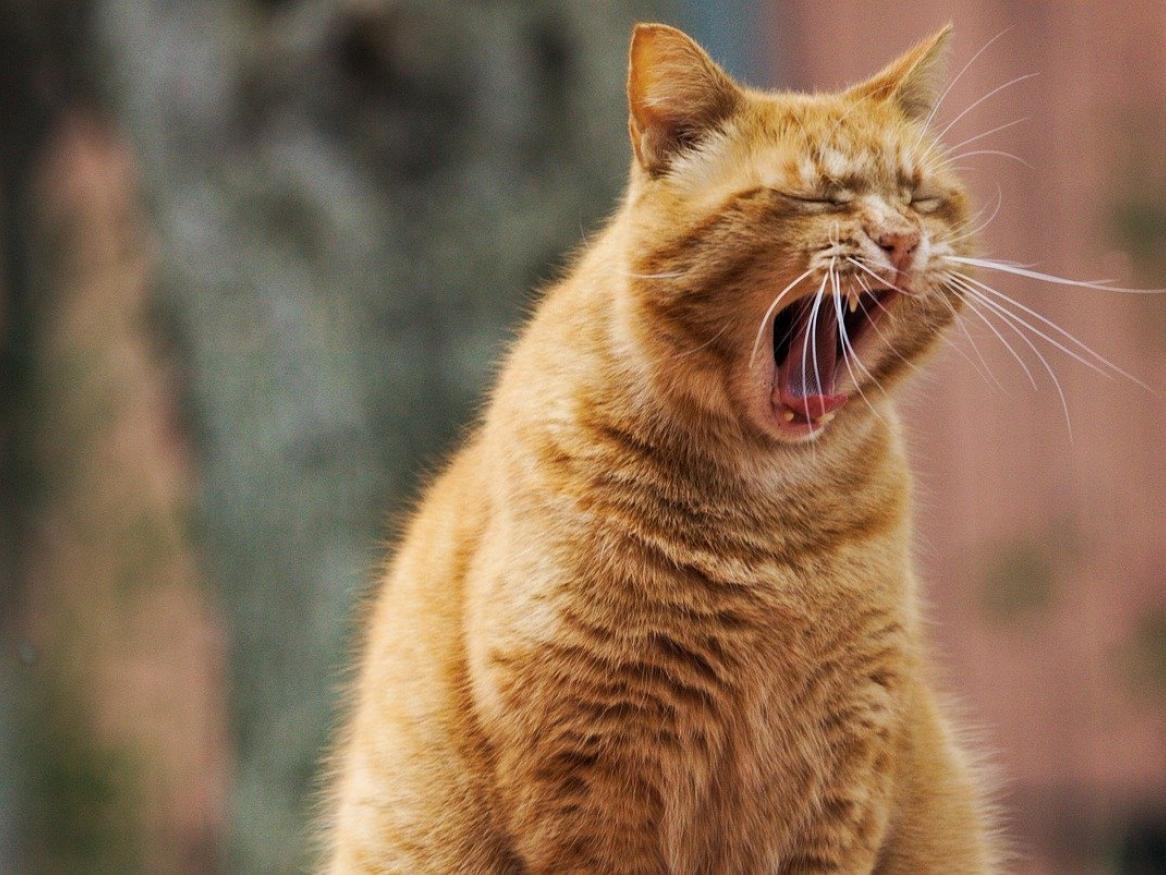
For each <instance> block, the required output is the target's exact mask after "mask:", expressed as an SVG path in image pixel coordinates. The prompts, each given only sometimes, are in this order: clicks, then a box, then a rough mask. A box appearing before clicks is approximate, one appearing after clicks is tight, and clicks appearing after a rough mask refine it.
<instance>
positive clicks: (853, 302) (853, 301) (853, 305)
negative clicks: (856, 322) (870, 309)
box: [849, 292, 858, 313]
mask: <svg viewBox="0 0 1166 875" xmlns="http://www.w3.org/2000/svg"><path fill="white" fill-rule="evenodd" d="M849 298H850V301H849V305H850V312H851V313H854V312H856V311H857V310H858V295H856V294H855V293H854V292H850V293H849Z"/></svg>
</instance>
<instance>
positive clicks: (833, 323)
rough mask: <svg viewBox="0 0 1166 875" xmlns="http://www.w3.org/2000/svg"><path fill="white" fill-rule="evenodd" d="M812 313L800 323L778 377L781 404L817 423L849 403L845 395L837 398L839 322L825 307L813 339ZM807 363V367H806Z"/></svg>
mask: <svg viewBox="0 0 1166 875" xmlns="http://www.w3.org/2000/svg"><path fill="white" fill-rule="evenodd" d="M809 324H810V317H809V313H807V314H806V316H805V318H803V319H800V320H798V329H797V332H798V333H797V335H796V336H795V337H794V339H793V341H792V342H791V343H790V348H789V355H788V356H787V357H786V360H785V361H784V362H782V365H781V369H780V372H779V373H778V375H777V387H778V394H779V399H778V400H779V401H780V402H781V403H782V404H783V405H784V406H786V407H788V408H790V409H791V410H793V411H795V412H797V413H800V414H801V415H802V416H804V417H805V418H806V419H816V418H818V417H819V416H822V415H823V414H826V413H829V412H830V411H831V410H837V409H838V408H839V407H841V406H842V405H843V404H845V403H846V396H845V395H835V394H833V392H834V369H835V365H836V364H837V363H838V357H837V345H838V320H837V318H836V316H835V314H834V312H833V311H832V310H831V309H830V308H829V306H827V305H826V304H823V305H822V306H820V307H819V308H818V315H817V318H816V319H815V320H814V334H813V336H812V337H811V335H810V329H809ZM803 363H804V364H803Z"/></svg>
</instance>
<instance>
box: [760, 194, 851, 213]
mask: <svg viewBox="0 0 1166 875" xmlns="http://www.w3.org/2000/svg"><path fill="white" fill-rule="evenodd" d="M778 194H780V195H781V196H782V197H784V198H786V199H787V200H791V201H795V202H796V203H800V204H806V205H807V206H818V207H830V208H833V209H837V208H839V207H845V206H847V205H848V204H849V203H850V202H851V200H853V197H852V196H851V195H849V194H843V193H839V194H794V193H793V192H788V191H782V192H778Z"/></svg>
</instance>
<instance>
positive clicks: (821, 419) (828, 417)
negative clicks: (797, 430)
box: [818, 412, 834, 425]
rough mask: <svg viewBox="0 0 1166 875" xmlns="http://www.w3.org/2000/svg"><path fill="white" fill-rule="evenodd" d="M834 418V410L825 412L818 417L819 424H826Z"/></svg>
mask: <svg viewBox="0 0 1166 875" xmlns="http://www.w3.org/2000/svg"><path fill="white" fill-rule="evenodd" d="M833 418H834V413H833V412H830V413H823V414H822V415H821V416H819V417H818V425H825V424H826V423H828V422H829V421H830V420H831V419H833Z"/></svg>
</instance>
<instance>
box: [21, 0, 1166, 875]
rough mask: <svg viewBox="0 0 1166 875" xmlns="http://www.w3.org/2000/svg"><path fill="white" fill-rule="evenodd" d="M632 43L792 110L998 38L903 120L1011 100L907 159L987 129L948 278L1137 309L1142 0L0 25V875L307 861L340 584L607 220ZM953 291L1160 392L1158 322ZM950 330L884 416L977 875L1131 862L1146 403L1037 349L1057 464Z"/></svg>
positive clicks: (1160, 192) (969, 52)
mask: <svg viewBox="0 0 1166 875" xmlns="http://www.w3.org/2000/svg"><path fill="white" fill-rule="evenodd" d="M637 19H655V20H664V21H668V22H671V23H674V24H677V25H679V26H681V27H684V28H685V29H687V30H689V31H690V32H691V33H692V34H693V35H694V36H696V37H697V38H698V39H699V40H700V41H701V42H702V43H703V44H705V45H706V46H707V47H708V48H709V49H710V51H711V52H712V54H713V55H714V56H715V57H717V58H718V59H719V60H720V61H721V62H722V63H723V64H724V65H725V66H726V67H728V68H729V69H730V70H731V71H732V72H733V73H735V74H736V75H738V76H740V77H742V78H744V79H745V80H747V81H749V82H751V83H753V84H757V85H766V86H781V87H794V88H832V87H836V86H841V85H843V84H845V83H848V82H851V81H854V80H856V79H859V78H862V77H864V76H866V75H869V74H870V73H872V72H874V70H876V69H877V68H878V67H880V66H881V65H882V64H883V63H885V62H887V61H888V60H890V59H891V58H892V57H894V56H895V55H896V54H897V53H899V52H900V51H902V50H903V49H905V48H906V47H907V46H908V45H909V44H911V43H912V42H914V41H915V40H916V39H918V38H920V37H921V36H923V35H924V34H926V33H928V32H930V31H932V30H934V29H935V28H937V27H939V26H940V25H941V24H943V23H944V22H946V21H947V20H949V19H950V20H952V21H954V22H955V25H956V38H955V42H954V53H953V62H952V67H951V69H952V72H953V73H955V72H958V71H959V70H960V69H961V68H962V67H963V66H964V65H965V64H966V63H967V62H968V61H969V59H971V58H972V57H973V56H974V55H975V54H976V52H977V51H978V50H980V49H981V48H982V47H983V46H984V45H985V44H986V43H988V41H989V40H991V39H992V37H994V36H996V35H997V34H999V33H1000V32H1001V31H1003V30H1005V29H1006V28H1011V29H1010V30H1008V31H1007V32H1006V33H1005V34H1004V35H1003V36H1001V37H1000V38H999V39H998V40H996V41H995V42H994V43H993V44H992V45H991V46H989V47H988V48H987V49H986V50H985V51H984V52H983V54H982V55H981V56H980V57H979V58H977V59H976V60H975V62H974V63H973V64H972V65H971V66H970V67H969V68H968V69H967V71H966V73H965V74H964V75H963V76H962V77H961V78H960V79H959V80H958V82H957V84H956V85H955V87H954V88H953V89H952V91H951V93H950V94H949V95H948V96H947V98H946V99H945V101H944V104H943V107H942V109H941V111H940V113H939V115H938V118H939V119H940V124H946V123H947V121H950V120H952V119H955V118H956V116H958V115H959V114H960V113H961V112H962V111H963V110H964V109H965V108H967V107H969V106H970V105H971V104H972V103H973V102H974V101H975V100H977V99H978V98H980V97H982V96H983V95H986V94H988V93H989V92H990V91H991V90H992V89H994V88H996V87H997V86H1000V85H1003V84H1004V83H1006V82H1008V81H1009V80H1011V79H1013V78H1015V77H1018V76H1022V75H1024V74H1027V73H1030V72H1038V73H1039V74H1040V75H1039V76H1038V77H1035V78H1031V79H1027V80H1024V81H1022V82H1018V83H1016V84H1013V85H1010V86H1009V87H1007V88H1006V89H1004V90H1002V91H1000V92H999V93H997V94H995V95H994V96H992V97H990V98H989V99H987V100H985V101H984V103H982V104H980V105H979V106H977V107H976V108H975V109H974V110H972V111H970V112H969V113H968V114H967V115H966V116H964V117H963V118H962V119H960V120H959V121H958V122H957V124H956V125H955V126H954V127H953V128H952V130H951V132H950V133H949V135H948V136H947V138H946V139H947V141H948V142H949V143H958V142H960V141H961V140H964V139H966V138H968V137H973V136H976V135H978V134H980V133H983V132H986V131H989V130H990V129H992V128H995V127H997V126H999V125H1003V124H1006V123H1008V122H1011V121H1013V120H1015V119H1021V118H1027V121H1025V122H1024V123H1023V124H1016V125H1015V126H1012V127H1008V128H1006V129H1004V130H1001V131H998V132H996V133H994V134H991V135H990V136H987V137H984V138H983V139H981V140H978V141H977V146H976V147H975V149H976V151H981V150H985V153H984V154H978V155H973V156H969V157H968V158H967V159H964V160H963V161H962V162H961V163H962V164H963V166H964V167H965V169H966V178H967V180H968V181H969V183H970V184H971V186H972V188H973V190H974V191H975V192H976V195H977V197H978V199H979V201H980V203H981V204H982V205H985V206H987V207H988V208H989V211H990V208H991V207H992V206H993V205H994V204H995V203H996V201H997V199H998V198H1000V199H1001V200H1002V205H1001V207H1000V209H999V213H998V215H997V216H996V218H995V219H994V220H993V221H992V222H991V224H989V225H988V226H987V227H986V229H985V230H984V232H983V244H984V250H985V252H986V253H987V254H990V255H992V256H995V257H999V258H1005V259H1014V260H1016V261H1018V262H1022V263H1033V264H1036V265H1037V266H1038V269H1042V270H1047V271H1051V272H1054V273H1059V274H1061V275H1066V276H1073V277H1077V278H1084V279H1096V278H1099V277H1114V278H1115V279H1117V280H1118V281H1119V282H1120V283H1121V284H1125V285H1141V286H1153V287H1160V286H1164V285H1166V162H1164V161H1163V159H1162V156H1163V155H1164V154H1166V4H1162V3H1157V2H1109V3H1104V4H1103V3H1096V4H1054V3H1017V2H1003V0H998V2H972V0H966V2H949V3H938V2H911V3H905V2H904V3H885V2H884V3H878V4H875V3H859V2H833V3H828V4H827V3H821V2H811V0H781V2H777V0H774V2H768V3H745V2H719V3H716V4H712V3H704V2H699V0H689V2H681V0H671V2H666V0H660V2H619V3H617V2H583V0H579V2H565V0H545V2H541V3H528V2H519V0H493V2H489V3H467V2H457V3H453V2H451V3H442V4H438V3H429V2H421V0H314V2H308V0H168V2H167V0H0V100H2V103H0V108H2V114H0V872H4V873H9V872H11V873H54V875H55V873H106V872H111V873H112V872H117V873H136V872H143V873H203V872H224V873H290V872H300V871H305V870H306V869H307V868H309V865H310V863H309V861H310V859H311V856H310V850H311V843H310V830H309V828H308V824H309V822H310V820H311V816H312V806H313V793H314V783H313V782H314V778H315V775H316V774H317V771H318V769H317V763H318V759H319V756H320V752H321V750H322V749H323V748H324V747H325V745H326V740H327V738H328V736H329V732H330V728H331V727H332V726H333V725H334V722H335V719H336V713H337V710H336V709H337V694H336V690H337V686H338V684H339V683H340V682H341V680H342V678H343V665H344V664H345V661H346V654H347V653H348V648H349V647H350V645H351V643H352V641H353V622H352V619H353V606H354V603H355V600H356V598H357V596H358V594H359V593H360V592H362V591H363V590H364V589H365V588H366V587H367V586H368V585H369V583H370V582H371V581H372V580H373V577H374V573H375V568H376V565H377V563H378V562H379V561H380V559H381V553H382V548H381V540H382V538H383V537H384V536H385V535H386V534H387V532H388V531H389V520H390V519H391V516H392V515H393V514H394V513H398V512H400V511H401V510H402V509H403V508H405V507H407V505H408V502H409V501H410V499H411V497H412V496H413V495H415V493H416V490H417V487H418V484H419V482H420V481H421V479H422V478H423V476H424V473H425V472H426V471H429V470H432V469H433V468H434V467H435V466H437V465H439V464H440V462H441V459H442V458H443V457H444V456H445V454H446V453H447V452H448V450H449V449H450V447H451V446H452V445H453V443H454V442H455V441H456V440H457V437H458V435H459V433H460V430H461V429H462V428H463V427H464V426H465V424H466V423H467V422H468V421H469V420H470V419H471V417H472V416H473V413H474V411H475V409H476V406H477V405H478V404H480V402H481V399H482V397H483V393H484V391H485V390H486V388H487V386H488V385H489V381H490V377H491V373H492V362H494V360H495V359H496V358H497V356H498V354H499V352H500V351H501V350H502V349H503V347H504V345H505V343H506V341H507V338H508V337H510V336H512V333H513V331H514V330H515V328H516V326H517V325H519V324H520V322H521V319H522V316H523V313H524V312H525V311H526V309H527V308H528V307H529V305H530V304H531V302H532V301H533V300H534V299H535V298H534V290H535V289H537V288H538V287H539V285H540V284H542V283H545V282H546V281H548V280H549V279H551V278H553V277H554V276H555V274H556V272H557V271H558V270H560V269H561V267H562V266H563V264H564V263H565V258H566V253H568V252H569V251H570V250H571V249H572V248H573V247H576V246H578V245H579V244H580V243H581V241H582V240H583V239H584V238H585V236H586V235H587V234H588V232H590V231H593V230H594V229H595V228H597V227H598V225H599V224H600V223H601V221H602V218H603V216H604V215H605V214H606V213H607V212H609V211H610V210H611V209H612V208H613V204H614V201H615V198H616V197H617V196H618V194H619V191H620V189H621V187H622V184H623V180H624V176H625V173H626V169H627V165H628V161H629V154H628V146H627V142H626V105H625V102H624V93H623V83H624V76H625V58H626V50H627V40H628V35H629V30H630V26H631V24H632V22H633V21H635V20H637ZM968 148H969V149H971V148H972V147H968ZM988 150H990V151H988ZM1004 151H1006V152H1009V153H1014V154H1015V155H1016V156H1018V157H1020V158H1022V159H1023V160H1024V161H1025V162H1027V164H1022V163H1019V162H1018V161H1015V160H1012V159H1010V158H1007V157H1006V156H1003V155H1000V154H994V153H997V152H1004ZM994 279H999V280H1000V282H999V283H998V285H999V287H1000V288H1002V289H1003V290H1005V291H1007V292H1009V293H1010V294H1013V295H1014V296H1016V297H1017V298H1018V299H1019V300H1021V301H1023V302H1024V303H1025V304H1026V305H1028V306H1031V307H1033V308H1035V309H1037V310H1039V311H1040V312H1042V313H1044V314H1046V315H1048V316H1049V317H1051V318H1053V319H1055V320H1057V321H1058V322H1059V323H1061V324H1063V325H1064V326H1065V327H1066V328H1067V329H1069V330H1070V331H1072V332H1073V333H1075V334H1077V335H1078V336H1080V337H1081V338H1082V339H1083V340H1085V341H1086V342H1087V343H1089V344H1090V345H1092V346H1094V347H1095V348H1097V349H1098V350H1099V351H1100V352H1102V353H1104V354H1105V355H1107V356H1109V357H1110V358H1111V359H1112V360H1114V361H1115V362H1116V363H1118V364H1119V365H1121V366H1122V367H1124V368H1126V369H1127V370H1130V371H1131V372H1133V373H1134V374H1136V375H1137V376H1138V377H1140V378H1141V379H1143V380H1145V381H1146V382H1148V383H1150V384H1151V385H1153V386H1154V387H1156V389H1158V390H1159V391H1160V392H1163V393H1164V394H1166V354H1164V353H1166V300H1164V299H1160V298H1158V299H1155V298H1152V297H1137V296H1124V295H1119V294H1116V293H1103V292H1096V291H1089V290H1074V289H1068V288H1064V287H1054V286H1047V285H1042V284H1040V283H1035V282H1031V281H1027V280H1018V281H1013V280H1012V279H1010V278H1008V277H1000V276H998V277H995V278H994ZM967 327H968V330H969V333H970V334H971V340H972V341H974V342H975V344H976V345H977V346H978V348H979V350H980V352H979V353H977V352H975V351H974V350H973V347H972V345H971V342H970V341H969V339H968V338H966V337H964V336H963V335H962V334H959V333H956V334H955V335H953V340H955V341H957V343H956V345H957V346H958V347H960V352H954V351H952V350H950V349H948V350H946V351H945V352H943V353H942V354H941V355H940V356H939V358H938V360H937V361H936V362H935V363H934V364H933V365H932V366H931V367H930V368H929V372H928V375H927V376H926V377H925V378H923V379H921V380H917V381H916V382H915V383H914V385H913V386H912V387H911V388H910V389H909V390H908V393H907V394H908V397H907V399H906V400H905V402H904V409H905V412H906V415H907V418H908V420H909V424H910V443H911V445H912V448H913V461H914V464H915V467H916V469H917V474H918V476H917V490H916V491H917V494H918V502H917V503H918V530H919V532H918V543H919V547H918V560H919V564H920V566H921V572H922V577H923V579H924V580H925V582H926V588H927V592H928V595H929V599H930V602H931V614H932V616H933V617H934V619H935V621H936V625H935V627H934V632H933V634H934V641H935V647H936V650H937V652H938V653H939V655H940V657H941V659H942V663H943V665H944V666H945V668H944V671H943V675H944V678H945V681H944V682H945V685H946V687H947V688H948V689H949V690H950V691H951V692H952V694H953V695H954V696H955V697H957V698H958V699H959V701H960V702H961V703H962V705H963V707H964V708H965V709H966V711H967V713H968V714H969V715H971V720H970V722H971V723H972V724H973V725H974V726H976V727H978V728H977V729H976V732H975V737H976V738H977V739H978V744H979V746H980V747H981V748H982V749H983V750H984V751H986V752H988V753H989V755H990V759H991V760H992V762H993V763H994V764H995V767H996V769H997V770H998V772H999V775H1000V777H1001V779H1002V788H1003V789H1002V793H1001V800H1002V802H1003V805H1004V808H1005V810H1006V811H1007V813H1008V818H1009V822H1010V832H1011V834H1012V835H1013V836H1014V837H1015V839H1016V844H1017V847H1018V851H1019V853H1020V859H1021V862H1020V863H1019V864H1018V867H1017V868H1018V871H1021V872H1024V873H1150V872H1154V873H1162V872H1166V465H1164V464H1163V449H1164V439H1166V401H1164V400H1163V398H1161V397H1156V396H1154V395H1152V394H1150V393H1147V392H1145V391H1143V390H1141V389H1139V388H1137V387H1136V386H1134V385H1132V384H1129V383H1126V382H1122V381H1121V380H1108V379H1105V378H1103V377H1101V376H1099V375H1097V374H1096V373H1093V372H1091V371H1089V370H1087V369H1086V368H1084V367H1083V366H1081V365H1079V364H1078V363H1077V362H1074V361H1073V360H1071V359H1069V358H1068V357H1066V356H1064V355H1062V354H1060V353H1058V352H1057V351H1056V350H1052V349H1051V348H1050V350H1049V351H1048V352H1047V353H1046V355H1048V357H1049V359H1050V363H1051V364H1052V366H1053V367H1054V369H1055V371H1056V373H1057V374H1058V376H1059V378H1060V381H1061V383H1062V385H1063V387H1064V393H1065V397H1066V402H1067V406H1068V409H1069V414H1070V416H1071V421H1072V439H1070V436H1069V430H1068V427H1067V426H1066V422H1065V417H1064V414H1063V412H1062V410H1061V404H1060V401H1059V399H1058V395H1057V392H1056V390H1055V389H1054V388H1053V386H1052V384H1051V382H1050V381H1049V380H1048V379H1047V374H1045V373H1044V371H1043V368H1042V367H1041V366H1040V365H1039V362H1038V361H1037V360H1036V359H1035V357H1034V356H1033V355H1032V354H1031V351H1030V350H1028V349H1027V348H1026V347H1024V346H1023V344H1021V343H1019V341H1018V340H1016V344H1017V346H1018V348H1019V350H1020V351H1021V352H1022V354H1023V355H1024V356H1026V358H1027V359H1028V361H1029V366H1030V367H1031V368H1033V372H1034V375H1035V376H1036V377H1037V379H1038V381H1039V383H1040V389H1039V391H1033V390H1032V389H1031V387H1030V386H1029V385H1028V382H1027V379H1026V378H1025V377H1024V375H1023V373H1022V372H1021V370H1020V369H1019V367H1018V365H1017V364H1016V362H1015V361H1014V360H1012V359H1011V358H1010V357H1009V355H1008V353H1007V352H1005V351H1004V350H1003V348H1002V347H1001V345H1000V344H999V342H998V341H997V340H996V339H995V338H994V337H993V336H992V335H991V334H990V333H989V332H988V330H987V329H986V328H984V326H983V325H982V324H979V323H978V322H977V321H976V320H974V319H973V320H969V321H968V322H967ZM1037 343H1038V344H1040V343H1041V341H1039V340H1038V341H1037ZM960 353H962V354H960ZM980 354H982V355H983V356H984V358H985V360H986V364H987V365H988V367H989V368H990V369H991V371H992V372H993V374H994V375H995V379H996V380H998V381H999V383H1000V384H1001V386H1000V387H998V386H997V385H996V384H995V383H994V382H992V381H990V380H989V379H986V378H985V376H982V375H981V374H980V373H978V369H979V370H983V368H982V367H981V366H980V365H979V355H980ZM972 363H975V367H974V366H973V364H972ZM1001 387H1002V388H1001Z"/></svg>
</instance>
